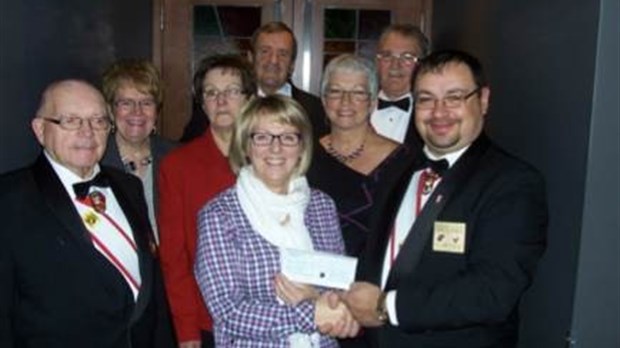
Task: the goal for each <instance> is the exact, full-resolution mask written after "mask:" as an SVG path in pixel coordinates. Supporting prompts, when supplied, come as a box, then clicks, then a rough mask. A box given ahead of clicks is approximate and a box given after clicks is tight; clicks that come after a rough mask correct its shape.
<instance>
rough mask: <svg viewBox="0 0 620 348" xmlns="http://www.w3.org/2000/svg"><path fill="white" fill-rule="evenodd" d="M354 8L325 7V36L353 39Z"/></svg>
mask: <svg viewBox="0 0 620 348" xmlns="http://www.w3.org/2000/svg"><path fill="white" fill-rule="evenodd" d="M355 12H356V11H355V10H343V9H326V10H325V27H324V28H325V38H328V39H354V38H355V24H356V18H355V15H356V13H355Z"/></svg>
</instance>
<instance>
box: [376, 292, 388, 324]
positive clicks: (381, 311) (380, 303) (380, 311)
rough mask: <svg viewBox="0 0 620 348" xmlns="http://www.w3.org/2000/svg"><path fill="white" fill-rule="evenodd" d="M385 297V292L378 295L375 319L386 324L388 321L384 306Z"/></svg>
mask: <svg viewBox="0 0 620 348" xmlns="http://www.w3.org/2000/svg"><path fill="white" fill-rule="evenodd" d="M386 296H387V292H382V293H381V295H379V299H378V300H377V309H376V311H377V319H379V321H380V322H382V323H386V322H387V321H388V319H389V316H388V311H387V306H386V305H385V297H386Z"/></svg>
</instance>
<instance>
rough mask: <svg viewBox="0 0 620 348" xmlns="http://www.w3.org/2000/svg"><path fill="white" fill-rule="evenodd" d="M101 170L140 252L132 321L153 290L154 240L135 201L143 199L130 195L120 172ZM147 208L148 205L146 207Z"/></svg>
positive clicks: (103, 167)
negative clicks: (136, 292) (137, 287)
mask: <svg viewBox="0 0 620 348" xmlns="http://www.w3.org/2000/svg"><path fill="white" fill-rule="evenodd" d="M101 170H102V171H103V172H105V173H106V175H107V176H108V178H109V179H110V188H111V189H112V191H113V192H114V196H115V197H116V200H117V201H118V204H119V206H120V207H121V209H122V210H123V213H124V214H125V218H126V219H127V222H128V223H129V225H130V226H131V230H132V232H133V236H134V240H135V242H136V247H137V250H136V252H137V253H138V262H139V267H140V277H141V279H142V281H141V286H140V292H139V295H138V299H137V301H136V306H135V308H134V313H133V315H132V322H133V321H135V320H137V319H138V318H139V317H140V315H141V313H142V312H143V311H144V309H145V308H146V306H147V304H148V302H149V298H150V297H151V291H152V290H153V289H152V288H151V286H149V285H150V284H152V281H151V279H152V277H153V273H152V272H153V268H152V264H151V263H152V256H151V254H150V252H151V251H152V245H154V240H152V238H150V236H151V235H152V231H151V228H150V225H149V223H148V221H147V220H145V219H147V215H146V210H145V211H144V213H143V214H140V212H139V211H138V210H137V208H136V205H135V202H140V201H142V200H143V199H142V198H141V197H130V196H129V193H130V192H132V190H131V187H127V179H125V178H122V177H121V176H120V175H119V174H118V173H115V172H114V171H111V170H109V169H108V168H106V167H105V166H102V167H101ZM128 175H129V174H128ZM134 191H135V193H136V195H138V194H140V191H138V190H134ZM145 208H146V207H145Z"/></svg>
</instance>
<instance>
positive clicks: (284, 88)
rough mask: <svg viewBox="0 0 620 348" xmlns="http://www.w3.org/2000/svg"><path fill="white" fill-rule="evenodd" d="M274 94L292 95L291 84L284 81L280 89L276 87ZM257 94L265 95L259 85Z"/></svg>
mask: <svg viewBox="0 0 620 348" xmlns="http://www.w3.org/2000/svg"><path fill="white" fill-rule="evenodd" d="M276 94H279V95H284V96H287V97H292V96H293V87H292V86H291V84H290V83H288V82H286V83H284V84H283V85H282V87H280V89H278V90H277V91H276ZM258 96H259V97H265V96H266V94H265V92H264V91H263V90H262V89H261V88H260V87H258Z"/></svg>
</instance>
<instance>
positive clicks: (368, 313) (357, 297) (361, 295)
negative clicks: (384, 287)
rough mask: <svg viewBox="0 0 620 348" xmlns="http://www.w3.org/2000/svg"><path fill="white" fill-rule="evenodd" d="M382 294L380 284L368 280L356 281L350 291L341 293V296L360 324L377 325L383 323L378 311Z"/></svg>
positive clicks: (366, 325)
mask: <svg viewBox="0 0 620 348" xmlns="http://www.w3.org/2000/svg"><path fill="white" fill-rule="evenodd" d="M380 296H381V289H380V288H379V287H378V286H376V285H374V284H371V283H367V282H355V283H353V284H352V285H351V288H349V291H347V292H344V293H342V294H341V295H340V298H341V299H342V301H343V302H344V303H345V304H346V305H347V307H348V308H349V311H350V312H351V314H353V317H354V318H355V320H357V322H359V324H360V325H362V326H365V327H377V326H381V325H383V322H382V321H381V320H379V315H378V313H377V307H378V306H377V305H378V301H379V297H380Z"/></svg>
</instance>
